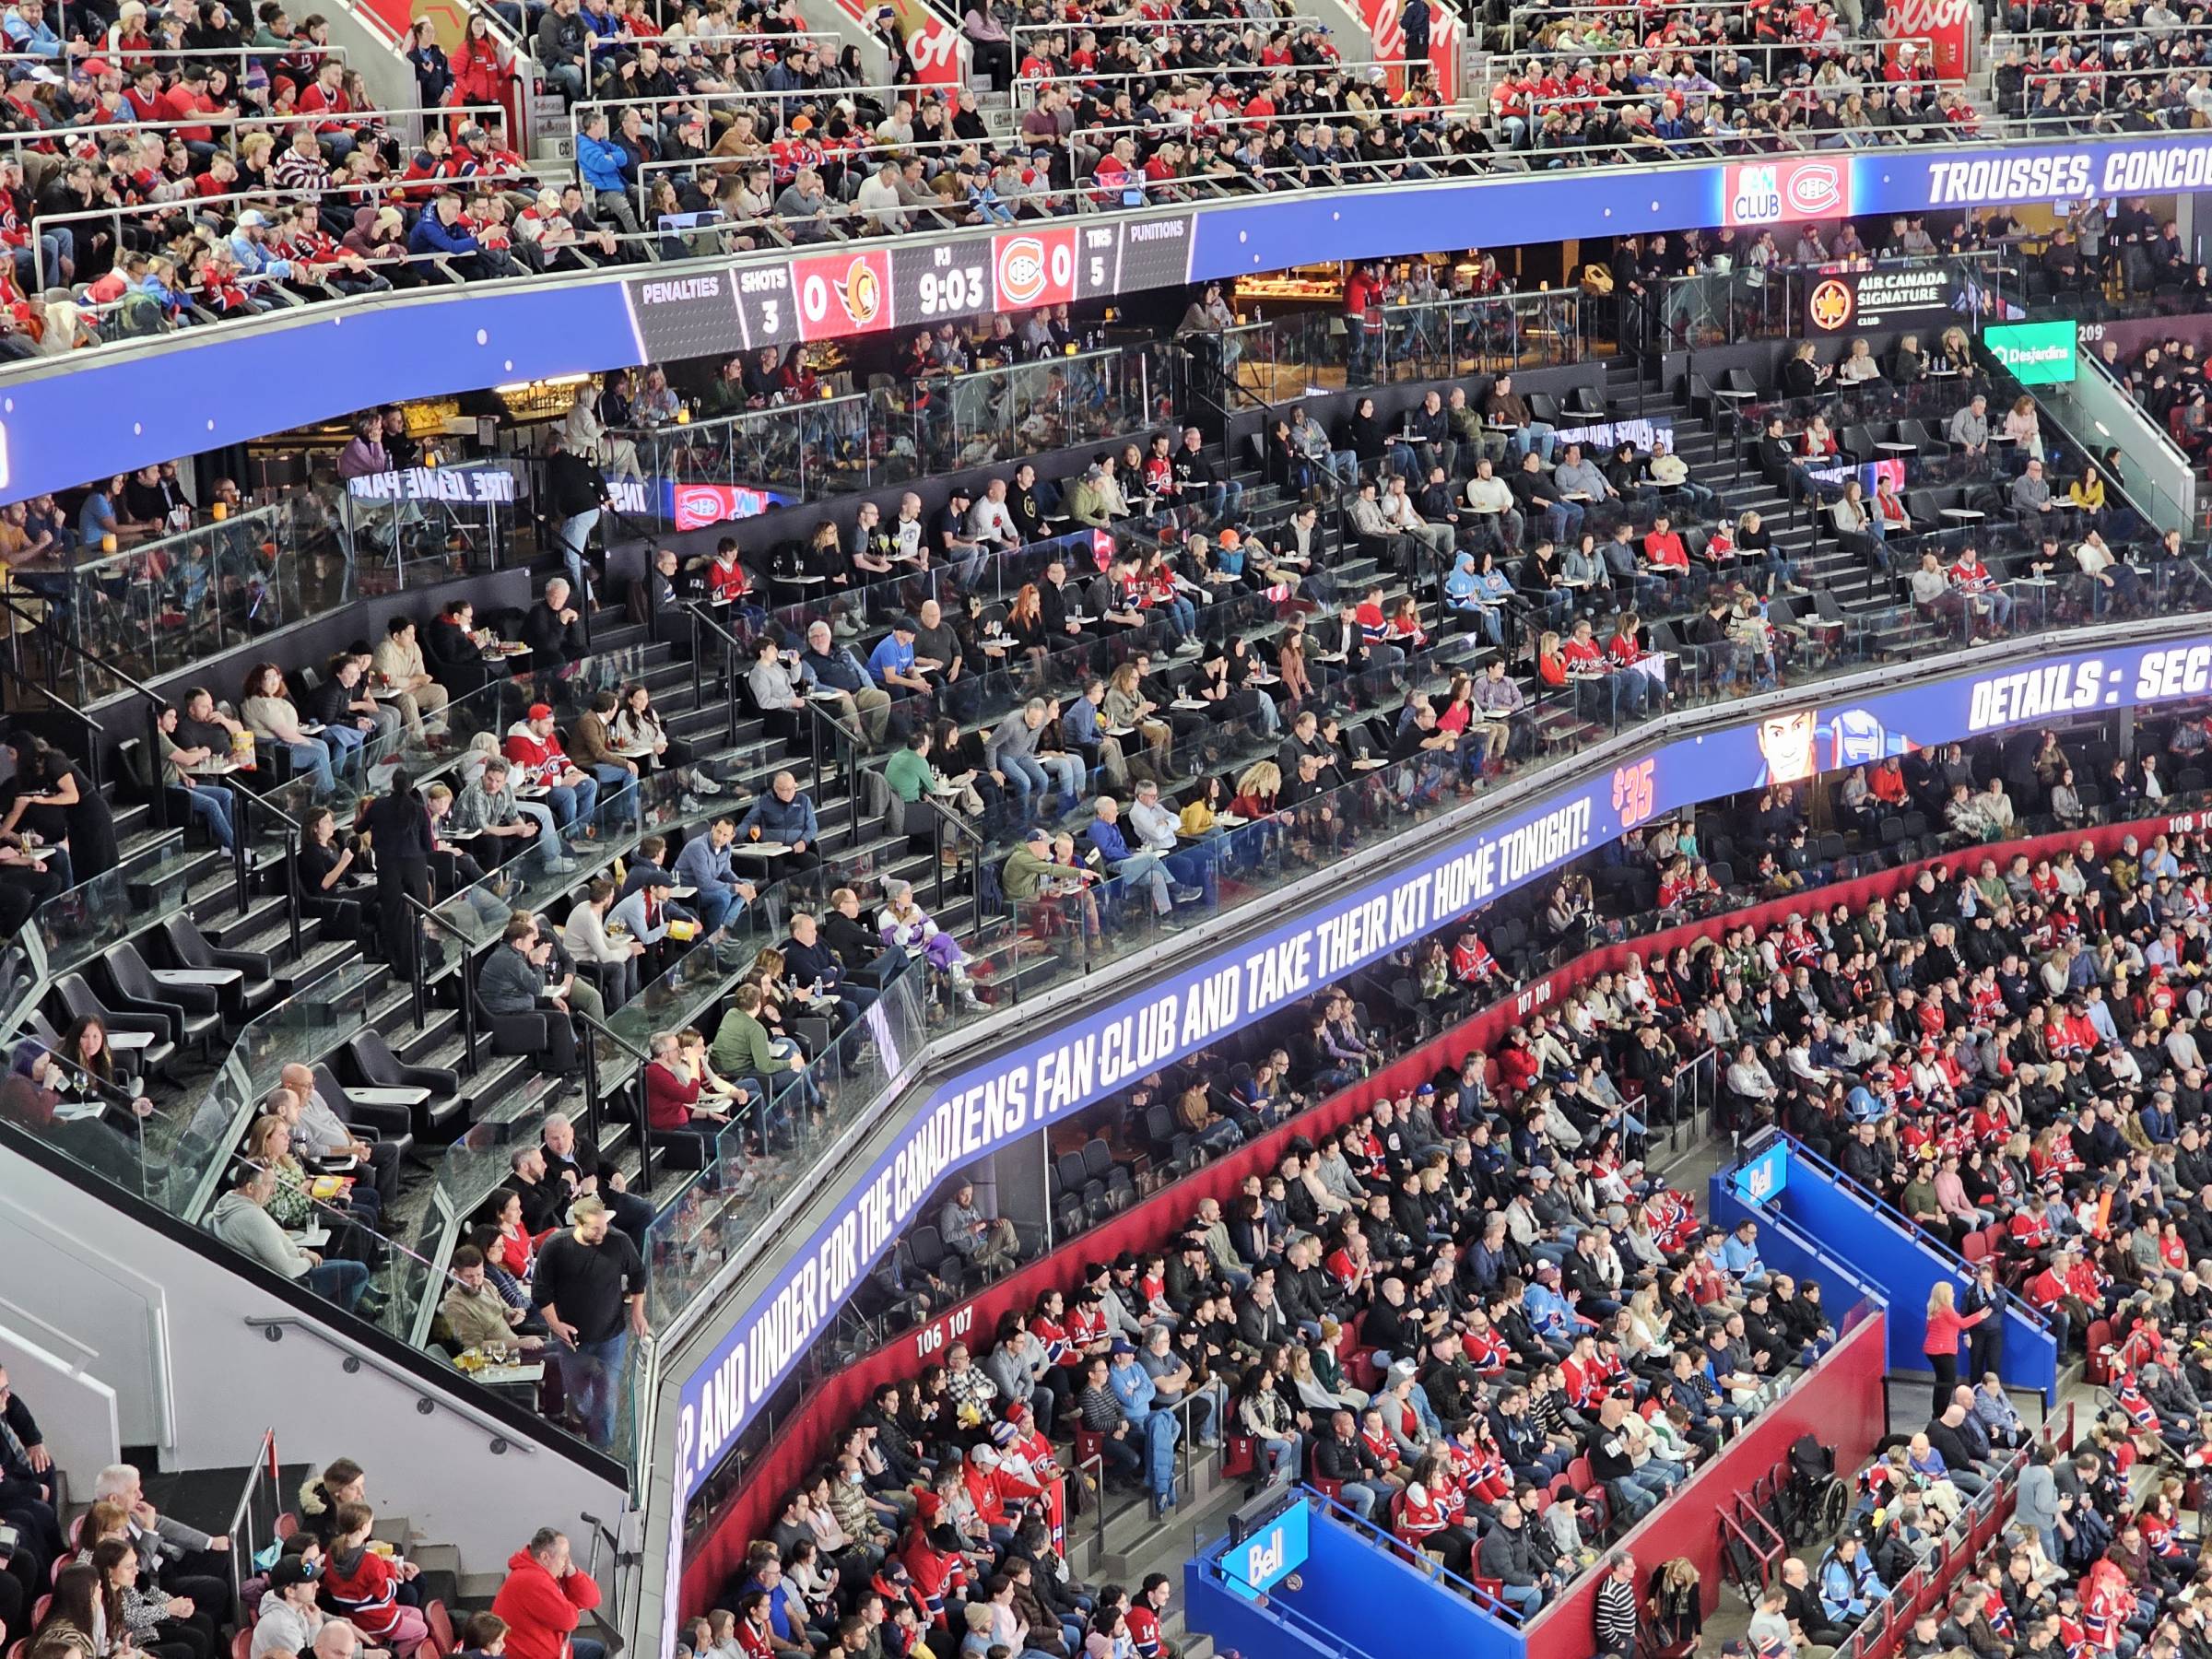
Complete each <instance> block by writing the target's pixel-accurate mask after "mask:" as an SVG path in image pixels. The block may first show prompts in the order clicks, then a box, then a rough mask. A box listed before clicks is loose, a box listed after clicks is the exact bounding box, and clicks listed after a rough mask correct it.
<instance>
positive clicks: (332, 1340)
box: [245, 1313, 537, 1457]
mask: <svg viewBox="0 0 2212 1659" xmlns="http://www.w3.org/2000/svg"><path fill="white" fill-rule="evenodd" d="M245 1324H246V1328H247V1329H248V1330H251V1331H259V1332H260V1333H261V1334H262V1335H263V1336H264V1337H265V1339H266V1340H268V1341H270V1342H282V1341H283V1340H284V1334H285V1332H287V1331H288V1330H297V1331H299V1332H300V1333H302V1334H303V1335H309V1336H312V1337H313V1338H314V1339H315V1340H316V1341H317V1342H320V1343H321V1344H323V1346H324V1347H330V1348H335V1349H336V1350H337V1351H338V1352H339V1353H340V1354H342V1355H343V1356H344V1357H345V1363H346V1369H347V1370H348V1371H354V1370H358V1369H359V1367H361V1366H363V1365H366V1366H368V1367H370V1368H371V1370H373V1371H382V1373H383V1374H384V1375H385V1376H387V1377H389V1378H391V1379H392V1381H394V1382H397V1383H399V1384H400V1385H401V1386H402V1387H404V1388H408V1389H412V1390H413V1391H414V1394H415V1398H416V1409H417V1410H418V1411H420V1412H422V1414H423V1415H424V1416H426V1417H427V1416H429V1413H430V1412H431V1411H434V1410H440V1409H442V1410H445V1411H450V1412H452V1413H453V1415H454V1416H455V1417H457V1418H461V1419H462V1421H464V1422H465V1423H468V1424H471V1425H473V1426H474V1427H475V1428H477V1429H479V1430H482V1431H483V1432H484V1433H486V1434H488V1435H489V1436H490V1437H491V1453H492V1455H493V1456H494V1457H499V1456H502V1455H504V1454H505V1453H509V1452H520V1453H523V1454H524V1456H526V1457H535V1456H536V1455H537V1448H536V1447H535V1446H534V1445H532V1444H531V1443H530V1441H527V1440H524V1439H522V1438H520V1437H519V1436H516V1435H515V1434H514V1431H513V1430H511V1429H509V1428H508V1427H507V1425H506V1424H504V1423H502V1422H500V1421H499V1420H498V1419H497V1418H490V1417H487V1416H485V1415H484V1413H482V1412H480V1411H478V1410H477V1408H476V1407H475V1406H469V1405H466V1404H464V1403H463V1402H461V1401H458V1400H453V1399H449V1398H446V1397H445V1396H443V1395H441V1394H433V1393H431V1392H429V1389H427V1388H426V1387H425V1386H424V1384H423V1382H422V1380H421V1379H420V1378H418V1377H417V1376H415V1375H413V1374H412V1373H411V1372H409V1371H407V1370H406V1368H405V1367H402V1366H397V1365H394V1364H393V1363H392V1361H390V1360H389V1359H385V1358H384V1357H383V1356H382V1355H381V1354H378V1353H376V1352H374V1351H373V1350H371V1349H369V1348H365V1347H359V1346H358V1345H357V1344H354V1343H351V1342H348V1341H347V1340H346V1339H345V1338H344V1337H342V1336H340V1335H336V1334H335V1333H334V1332H332V1331H331V1330H329V1329H328V1328H327V1327H326V1326H324V1325H322V1324H318V1323H317V1322H315V1321H314V1320H312V1319H310V1318H308V1317H307V1316H306V1315H305V1314H303V1313H278V1314H274V1315H264V1314H252V1313H249V1314H247V1315H246V1318H245Z"/></svg>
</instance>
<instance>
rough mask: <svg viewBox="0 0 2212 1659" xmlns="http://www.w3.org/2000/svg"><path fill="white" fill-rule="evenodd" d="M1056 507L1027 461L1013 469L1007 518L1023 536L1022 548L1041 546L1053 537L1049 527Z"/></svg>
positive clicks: (1007, 499) (1007, 496) (1007, 497)
mask: <svg viewBox="0 0 2212 1659" xmlns="http://www.w3.org/2000/svg"><path fill="white" fill-rule="evenodd" d="M1053 505H1054V503H1053V498H1052V496H1051V495H1050V494H1049V493H1048V492H1047V490H1046V488H1045V486H1044V485H1042V484H1041V483H1039V482H1038V479H1037V469H1036V468H1035V467H1034V466H1031V465H1030V464H1029V463H1028V462H1027V461H1024V462H1023V463H1022V464H1021V465H1019V466H1018V467H1016V468H1015V469H1014V484H1013V488H1010V489H1008V490H1007V491H1006V516H1007V517H1009V518H1011V519H1012V520H1013V521H1014V528H1015V529H1016V530H1018V531H1019V532H1020V533H1021V540H1022V545H1023V546H1024V547H1027V546H1028V545H1029V544H1030V543H1031V542H1040V541H1042V540H1044V539H1045V538H1046V537H1047V536H1049V535H1052V534H1053V526H1052V525H1051V524H1048V523H1046V519H1047V518H1048V516H1049V515H1050V514H1051V512H1052V511H1053Z"/></svg>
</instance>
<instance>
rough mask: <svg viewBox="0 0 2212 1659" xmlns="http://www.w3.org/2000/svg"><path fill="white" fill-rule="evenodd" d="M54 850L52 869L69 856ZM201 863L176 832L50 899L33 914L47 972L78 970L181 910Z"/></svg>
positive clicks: (51, 862) (48, 865)
mask: <svg viewBox="0 0 2212 1659" xmlns="http://www.w3.org/2000/svg"><path fill="white" fill-rule="evenodd" d="M53 853H54V854H57V855H59V856H58V857H57V858H55V859H53V860H51V861H50V862H49V863H48V864H47V865H46V868H47V869H48V871H49V872H50V873H51V872H53V870H54V869H55V868H56V867H57V865H59V864H60V863H61V861H62V860H65V858H66V856H67V849H65V848H60V847H57V848H54V849H53ZM202 865H203V859H202V857H201V855H200V854H198V853H189V852H187V851H186V850H185V846H184V837H183V835H182V832H179V831H172V832H171V833H170V834H168V835H165V836H163V837H162V838H161V840H159V841H157V842H155V843H154V844H153V845H152V846H151V847H148V848H147V849H145V850H143V851H141V852H139V853H134V854H133V855H132V857H131V858H130V860H129V861H128V863H127V864H123V865H116V866H115V867H114V868H113V869H112V870H103V871H101V872H100V874H99V875H97V876H93V877H88V878H87V879H85V880H82V881H79V882H77V883H76V885H75V886H73V887H70V888H65V889H64V890H63V891H61V892H59V893H55V894H54V895H53V896H52V897H51V898H49V899H47V900H45V901H44V902H42V903H41V905H40V906H39V908H38V910H37V912H35V913H34V915H33V917H32V924H33V925H34V926H35V927H36V928H37V930H38V933H39V937H40V939H41V942H42V943H43V944H44V946H45V948H46V960H47V971H49V972H51V973H54V974H63V973H73V972H76V971H81V970H82V969H84V968H85V967H87V966H88V964H90V963H92V962H94V961H96V960H98V959H100V956H101V955H102V954H103V953H104V952H106V951H107V950H108V949H109V948H110V947H112V946H115V945H119V944H121V943H122V942H123V941H124V940H125V939H127V938H130V937H131V936H132V935H135V934H138V933H142V932H144V931H145V930H146V929H147V928H148V927H154V926H159V924H161V923H162V922H165V921H167V920H168V919H169V918H170V917H171V916H174V915H179V914H182V912H183V910H184V905H185V900H186V896H187V895H186V882H187V879H188V878H189V877H190V876H191V874H192V872H193V870H194V868H195V867H199V866H202Z"/></svg>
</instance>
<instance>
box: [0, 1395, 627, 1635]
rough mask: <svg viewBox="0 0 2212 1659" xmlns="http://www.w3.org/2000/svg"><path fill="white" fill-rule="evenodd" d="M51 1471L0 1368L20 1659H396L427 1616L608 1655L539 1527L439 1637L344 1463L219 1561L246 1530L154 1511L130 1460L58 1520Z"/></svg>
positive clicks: (11, 1615)
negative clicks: (258, 1552) (249, 1554)
mask: <svg viewBox="0 0 2212 1659" xmlns="http://www.w3.org/2000/svg"><path fill="white" fill-rule="evenodd" d="M78 1474H79V1476H80V1477H84V1475H85V1472H83V1471H78ZM64 1479H65V1471H64V1470H63V1469H62V1468H61V1466H60V1465H57V1464H56V1463H55V1461H54V1458H53V1453H51V1452H50V1451H49V1449H48V1448H47V1445H46V1441H45V1437H44V1434H43V1433H42V1431H41V1429H40V1427H39V1423H38V1419H37V1418H36V1417H34V1416H33V1415H32V1411H31V1406H30V1403H29V1401H28V1400H26V1399H25V1398H24V1397H23V1396H22V1395H21V1394H19V1393H18V1392H16V1391H15V1390H14V1389H13V1388H12V1387H11V1386H10V1385H9V1380H8V1377H7V1375H6V1372H5V1371H0V1519H4V1520H5V1521H6V1524H7V1529H8V1530H7V1533H6V1550H5V1551H0V1641H5V1642H6V1644H7V1646H8V1650H9V1651H10V1652H11V1653H20V1654H22V1655H23V1656H24V1659H95V1656H97V1655H104V1654H117V1655H124V1656H127V1659H210V1655H220V1654H223V1653H232V1652H235V1653H238V1654H241V1655H246V1654H251V1655H252V1656H253V1659H412V1655H414V1654H415V1653H417V1651H418V1649H422V1648H423V1647H424V1645H425V1643H426V1641H428V1640H429V1637H430V1634H431V1630H432V1621H433V1620H434V1621H435V1622H436V1624H437V1625H438V1626H439V1627H441V1628H448V1629H449V1639H451V1638H452V1637H456V1636H457V1638H458V1642H457V1645H456V1646H455V1647H451V1648H435V1647H433V1648H432V1649H431V1650H430V1651H441V1652H453V1651H459V1652H465V1653H472V1654H482V1655H487V1656H489V1655H497V1654H499V1653H512V1654H514V1655H516V1659H559V1655H561V1654H564V1653H567V1654H573V1655H574V1656H575V1659H603V1655H604V1654H605V1653H606V1644H605V1643H604V1642H602V1641H598V1640H596V1639H594V1638H592V1637H589V1636H584V1635H580V1634H578V1633H577V1631H578V1627H579V1625H580V1624H581V1623H582V1619H583V1618H584V1616H585V1615H588V1614H589V1613H590V1612H591V1611H592V1610H593V1609H594V1608H595V1607H597V1606H598V1605H599V1601H600V1595H599V1587H598V1585H597V1584H596V1583H594V1581H593V1580H592V1579H591V1578H590V1577H589V1576H588V1575H587V1574H585V1573H584V1572H582V1571H580V1569H579V1564H578V1563H577V1562H576V1561H575V1560H574V1559H572V1558H571V1554H570V1551H569V1541H568V1539H567V1538H566V1537H565V1536H564V1535H562V1534H560V1533H559V1531H557V1530H556V1529H554V1528H551V1527H546V1528H541V1529H540V1530H539V1531H538V1532H537V1533H536V1534H535V1535H534V1536H533V1537H532V1538H531V1539H530V1541H529V1543H528V1544H527V1545H525V1546H524V1547H523V1548H522V1549H519V1550H517V1551H516V1552H515V1554H514V1556H513V1558H512V1559H511V1560H510V1561H508V1562H507V1563H506V1567H507V1572H506V1576H505V1578H504V1579H503V1581H502V1582H501V1584H500V1590H499V1592H498V1594H497V1595H496V1597H495V1598H494V1600H493V1602H492V1605H491V1608H490V1610H489V1611H487V1612H481V1613H477V1614H474V1615H471V1616H470V1617H469V1618H468V1619H467V1621H466V1624H465V1628H464V1629H462V1630H459V1631H451V1630H450V1628H449V1620H448V1616H447V1614H446V1611H445V1609H444V1607H443V1606H442V1604H441V1603H439V1602H438V1601H436V1600H435V1599H434V1598H432V1597H430V1596H429V1595H427V1594H426V1593H425V1592H426V1584H425V1582H424V1580H423V1576H422V1573H421V1571H420V1569H419V1568H418V1566H417V1565H416V1563H415V1562H413V1561H411V1560H409V1559H407V1553H406V1546H407V1543H408V1540H406V1539H405V1538H402V1539H399V1540H396V1541H394V1540H391V1539H389V1538H388V1537H383V1536H380V1535H378V1522H377V1511H376V1507H375V1505H374V1504H373V1503H372V1502H371V1500H370V1498H369V1492H368V1477H367V1474H366V1472H365V1471H364V1470H363V1468H362V1466H361V1465H359V1464H358V1463H356V1462H354V1461H353V1460H352V1459H351V1458H345V1457H341V1458H339V1459H337V1460H336V1461H335V1462H334V1463H332V1464H330V1465H328V1466H326V1467H325V1468H324V1470H323V1471H322V1472H321V1473H320V1474H319V1475H313V1476H311V1477H309V1478H308V1480H307V1481H306V1482H305V1483H304V1484H303V1485H302V1487H301V1488H300V1499H299V1503H300V1507H299V1509H298V1510H297V1511H295V1512H290V1513H288V1515H287V1516H286V1517H285V1518H284V1519H285V1521H286V1522H287V1523H288V1526H284V1525H280V1526H279V1527H278V1529H277V1531H278V1533H279V1536H277V1538H275V1539H274V1540H272V1541H271V1543H270V1544H269V1547H268V1550H267V1554H266V1555H265V1556H256V1557H255V1558H254V1559H253V1560H252V1561H241V1562H233V1561H232V1559H231V1558H232V1555H233V1553H234V1552H237V1551H238V1550H239V1548H240V1547H241V1544H245V1543H249V1542H250V1540H247V1539H245V1538H243V1537H242V1535H233V1534H229V1533H207V1532H203V1531H201V1530H200V1529H199V1528H197V1527H195V1526H193V1525H191V1524H188V1523H186V1522H184V1521H182V1520H180V1519H178V1518H177V1517H176V1516H174V1515H171V1514H165V1513H163V1512H161V1511H160V1510H159V1509H158V1508H156V1506H155V1505H154V1503H153V1502H152V1501H151V1500H150V1499H149V1497H148V1495H147V1490H146V1488H145V1485H144V1483H143V1482H142V1480H141V1478H140V1477H139V1472H138V1470H137V1469H136V1468H135V1467H134V1466H133V1465H129V1464H115V1465H110V1466H109V1467H107V1468H104V1469H100V1470H99V1471H98V1472H97V1473H96V1474H92V1475H90V1476H89V1485H88V1488H85V1492H84V1495H85V1497H87V1498H88V1500H89V1508H88V1509H86V1510H84V1511H83V1512H81V1513H78V1514H76V1516H74V1518H71V1519H69V1520H68V1521H67V1524H64V1514H65V1507H64V1506H65V1503H66V1500H65V1494H64V1488H63V1484H62V1483H63V1481H64ZM455 1587H456V1588H457V1586H455Z"/></svg>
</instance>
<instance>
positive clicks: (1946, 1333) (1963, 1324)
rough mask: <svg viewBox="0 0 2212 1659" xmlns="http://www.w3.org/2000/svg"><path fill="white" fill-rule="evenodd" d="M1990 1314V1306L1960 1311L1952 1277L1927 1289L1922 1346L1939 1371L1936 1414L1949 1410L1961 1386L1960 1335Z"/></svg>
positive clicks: (1936, 1388)
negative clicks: (1972, 1310) (1926, 1327)
mask: <svg viewBox="0 0 2212 1659" xmlns="http://www.w3.org/2000/svg"><path fill="white" fill-rule="evenodd" d="M1989 1315H1990V1310H1989V1309H1987V1308H1977V1309H1976V1310H1975V1311H1974V1312H1971V1313H1960V1312H1959V1308H1958V1303H1957V1300H1956V1298H1955V1297H1954V1295H1953V1293H1952V1289H1951V1281H1950V1280H1949V1279H1937V1280H1936V1281H1935V1288H1932V1289H1931V1290H1930V1291H1929V1292H1928V1332H1927V1335H1925V1336H1924V1337H1923V1338H1922V1340H1921V1344H1920V1347H1921V1351H1922V1352H1923V1353H1924V1354H1925V1355H1927V1357H1928V1368H1929V1369H1930V1370H1931V1371H1934V1372H1935V1412H1936V1415H1937V1416H1939V1417H1940V1416H1941V1415H1942V1414H1943V1413H1944V1412H1946V1411H1947V1410H1949V1409H1950V1405H1951V1395H1952V1394H1956V1393H1957V1392H1958V1389H1959V1337H1961V1336H1963V1335H1965V1334H1966V1333H1967V1332H1969V1331H1971V1330H1972V1329H1973V1328H1974V1327H1975V1326H1976V1325H1978V1324H1981V1323H1982V1322H1983V1320H1985V1319H1987V1318H1988V1317H1989Z"/></svg>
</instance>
